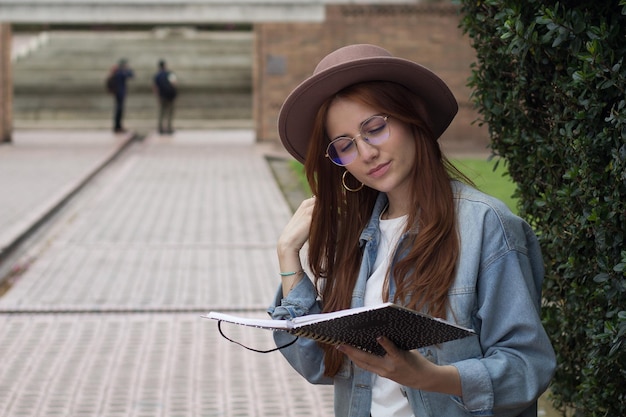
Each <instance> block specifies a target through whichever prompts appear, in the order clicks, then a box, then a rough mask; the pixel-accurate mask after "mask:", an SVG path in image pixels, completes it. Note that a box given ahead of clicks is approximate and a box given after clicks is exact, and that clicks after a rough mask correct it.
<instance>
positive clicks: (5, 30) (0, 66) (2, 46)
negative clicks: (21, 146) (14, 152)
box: [0, 23, 13, 142]
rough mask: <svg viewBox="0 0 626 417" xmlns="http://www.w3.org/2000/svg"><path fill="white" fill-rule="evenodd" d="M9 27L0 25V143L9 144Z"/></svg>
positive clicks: (11, 101)
mask: <svg viewBox="0 0 626 417" xmlns="http://www.w3.org/2000/svg"><path fill="white" fill-rule="evenodd" d="M12 106H13V83H12V77H11V25H10V24H8V23H0V142H10V141H11V134H12V130H13V127H12V126H13V107H12Z"/></svg>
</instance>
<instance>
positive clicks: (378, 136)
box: [326, 116, 389, 166]
mask: <svg viewBox="0 0 626 417" xmlns="http://www.w3.org/2000/svg"><path fill="white" fill-rule="evenodd" d="M359 133H360V135H359V136H361V138H362V139H363V140H364V141H366V142H367V143H369V144H370V145H379V144H381V143H383V142H384V141H386V140H387V139H389V125H388V123H387V117H385V116H373V117H370V118H369V119H367V120H366V121H365V122H363V124H362V125H361V129H360V132H359ZM326 152H327V154H328V157H329V158H330V160H331V161H332V162H334V163H335V164H337V165H339V166H346V165H348V164H350V163H351V162H353V161H354V160H355V159H356V157H357V155H358V153H359V152H358V149H357V145H356V137H354V138H349V137H340V138H337V139H335V140H333V141H332V142H330V144H329V145H328V149H327V150H326Z"/></svg>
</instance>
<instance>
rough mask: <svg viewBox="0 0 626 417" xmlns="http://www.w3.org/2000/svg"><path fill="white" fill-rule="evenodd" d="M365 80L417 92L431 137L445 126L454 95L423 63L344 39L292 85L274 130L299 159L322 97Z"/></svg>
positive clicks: (454, 104)
mask: <svg viewBox="0 0 626 417" xmlns="http://www.w3.org/2000/svg"><path fill="white" fill-rule="evenodd" d="M365 81H392V82H395V83H398V84H401V85H403V86H405V87H406V88H408V89H409V90H411V91H413V92H414V93H415V94H417V95H418V96H419V97H420V98H421V99H422V100H423V101H424V104H425V111H426V113H427V114H424V115H420V116H421V117H422V118H423V119H424V121H425V122H426V123H428V124H429V127H430V130H431V132H432V133H433V135H434V138H435V139H439V137H440V136H441V135H442V134H443V132H444V131H445V130H446V129H447V128H448V126H449V125H450V123H451V122H452V119H454V116H455V115H456V112H457V110H458V104H457V102H456V99H455V98H454V95H453V94H452V92H451V91H450V89H449V88H448V86H447V85H446V84H445V83H444V82H443V80H442V79H441V78H439V77H438V76H437V75H435V74H434V73H433V72H432V71H430V70H429V69H427V68H426V67H424V66H422V65H420V64H417V63H415V62H413V61H409V60H406V59H402V58H397V57H394V56H392V55H391V53H389V51H387V50H385V49H383V48H381V47H379V46H375V45H367V44H359V45H349V46H344V47H343V48H340V49H337V50H336V51H334V52H331V53H330V54H328V55H327V56H326V57H325V58H324V59H322V60H321V61H320V63H319V64H318V65H317V67H316V68H315V71H313V75H312V76H310V77H309V78H307V79H306V80H304V81H303V82H302V83H301V84H300V85H299V86H297V87H296V88H295V89H294V90H293V91H292V92H291V93H290V94H289V96H288V97H287V99H286V100H285V102H284V103H283V105H282V107H281V109H280V113H279V115H278V134H279V135H280V140H281V141H282V143H283V146H285V149H287V151H288V152H289V153H290V154H291V155H292V156H293V157H294V158H296V159H297V160H298V161H300V162H302V163H304V159H305V157H306V153H307V149H308V144H309V140H310V135H311V131H312V130H313V122H314V120H315V116H316V115H317V112H318V110H319V108H320V107H321V105H322V103H324V101H326V100H327V99H328V98H329V97H331V96H333V95H335V94H336V93H338V92H339V91H341V90H343V89H344V88H346V87H348V86H350V85H353V84H357V83H361V82H365Z"/></svg>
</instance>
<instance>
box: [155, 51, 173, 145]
mask: <svg viewBox="0 0 626 417" xmlns="http://www.w3.org/2000/svg"><path fill="white" fill-rule="evenodd" d="M158 66H159V69H158V71H157V73H156V74H155V75H154V92H155V94H156V95H157V99H158V100H159V119H158V125H157V129H159V133H161V134H171V133H174V130H173V129H172V118H173V117H174V101H175V100H176V95H177V93H178V91H177V88H176V74H174V73H173V72H171V71H169V70H168V69H167V64H166V63H165V61H164V60H160V61H159V64H158Z"/></svg>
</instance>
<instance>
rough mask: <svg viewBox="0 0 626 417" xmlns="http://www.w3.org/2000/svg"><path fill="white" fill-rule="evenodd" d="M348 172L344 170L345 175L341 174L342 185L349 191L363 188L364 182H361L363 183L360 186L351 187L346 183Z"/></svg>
mask: <svg viewBox="0 0 626 417" xmlns="http://www.w3.org/2000/svg"><path fill="white" fill-rule="evenodd" d="M347 173H348V171H344V172H343V175H342V176H341V185H343V188H345V189H346V190H347V191H351V192H353V193H356V192H357V191H359V190H360V189H361V188H363V183H361V185H360V186H359V187H358V188H350V187H348V186H347V185H346V174H347Z"/></svg>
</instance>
